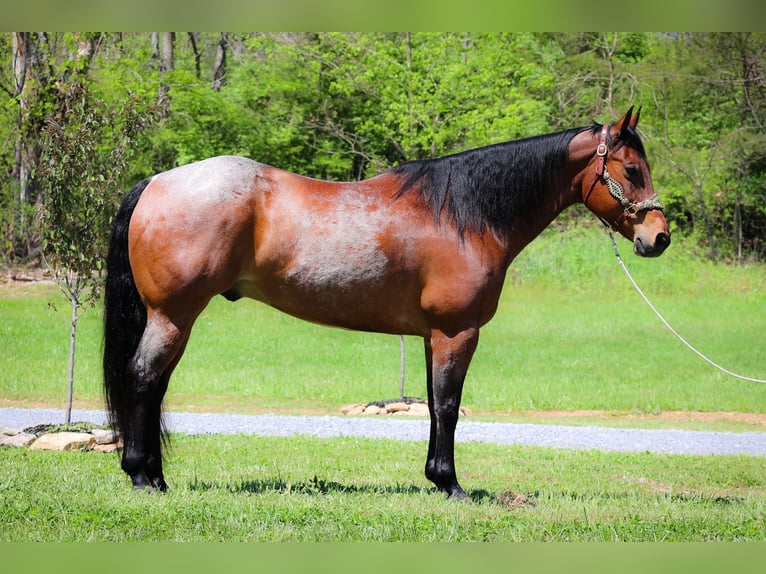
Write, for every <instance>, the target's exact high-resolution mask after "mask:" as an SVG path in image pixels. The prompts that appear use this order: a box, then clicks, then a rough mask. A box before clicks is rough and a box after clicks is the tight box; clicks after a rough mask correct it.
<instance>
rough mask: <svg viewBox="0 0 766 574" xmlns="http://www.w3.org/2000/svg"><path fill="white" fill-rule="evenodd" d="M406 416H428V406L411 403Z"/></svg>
mask: <svg viewBox="0 0 766 574" xmlns="http://www.w3.org/2000/svg"><path fill="white" fill-rule="evenodd" d="M407 414H408V415H413V416H421V417H422V416H426V417H427V416H428V405H426V404H424V403H413V404H411V405H410V410H408V411H407Z"/></svg>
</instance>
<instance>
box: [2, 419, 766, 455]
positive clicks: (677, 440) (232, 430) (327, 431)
mask: <svg viewBox="0 0 766 574" xmlns="http://www.w3.org/2000/svg"><path fill="white" fill-rule="evenodd" d="M72 420H73V421H88V422H93V423H97V424H102V423H104V421H105V420H106V415H105V413H104V412H103V411H92V410H74V411H72ZM166 420H167V424H168V428H169V430H171V431H173V432H181V433H188V434H237V433H241V434H251V435H260V436H290V435H295V434H304V435H311V436H317V437H337V436H363V437H371V438H387V439H397V440H415V441H418V440H419V441H426V440H428V426H429V423H428V421H427V420H425V419H411V418H405V417H392V416H386V415H381V416H358V417H347V416H329V415H327V416H293V415H270V414H267V415H227V414H217V413H216V414H197V413H176V412H173V413H166ZM63 421H64V411H62V410H56V409H19V408H0V427H11V428H23V427H28V426H33V425H36V424H40V423H57V422H63ZM456 440H457V441H458V442H488V443H497V444H528V445H538V446H546V447H552V448H574V449H601V450H606V451H622V452H653V453H672V454H696V455H700V454H701V455H705V454H745V455H753V456H766V432H737V433H735V432H713V431H688V430H648V429H624V428H620V429H617V428H608V427H595V426H564V425H544V424H517V423H487V422H475V421H470V420H465V419H463V420H461V421H460V422H459V423H458V426H457V432H456Z"/></svg>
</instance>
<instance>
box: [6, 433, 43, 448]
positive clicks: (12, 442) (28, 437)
mask: <svg viewBox="0 0 766 574" xmlns="http://www.w3.org/2000/svg"><path fill="white" fill-rule="evenodd" d="M36 439H37V437H36V436H35V435H33V434H30V433H25V432H21V433H17V434H15V435H13V436H5V437H3V439H2V440H0V445H2V446H15V447H17V448H21V447H25V446H29V445H30V444H32V443H33V442H34V441H35V440H36Z"/></svg>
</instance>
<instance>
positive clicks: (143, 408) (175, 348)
mask: <svg viewBox="0 0 766 574" xmlns="http://www.w3.org/2000/svg"><path fill="white" fill-rule="evenodd" d="M190 329H191V324H189V325H188V326H185V327H182V326H179V325H178V322H174V321H171V320H170V318H168V317H167V316H165V315H163V314H160V313H152V314H150V315H149V316H148V318H147V324H146V328H145V329H144V333H143V335H142V337H141V341H140V343H139V345H138V349H137V350H136V353H135V355H134V356H133V359H132V361H131V363H130V365H129V367H128V371H129V377H130V380H131V381H132V383H133V389H132V401H131V416H130V420H129V421H128V424H127V425H126V426H127V428H123V429H122V433H123V443H124V450H123V455H122V469H123V470H124V471H125V472H126V473H127V474H128V475H129V476H130V478H131V480H132V482H133V486H134V488H136V489H157V490H160V491H165V490H166V489H167V484H166V482H165V478H164V475H163V472H162V440H163V437H162V434H163V430H162V420H161V419H162V400H163V398H164V396H165V391H166V390H167V387H168V383H169V381H170V375H171V373H172V371H173V369H174V367H175V366H176V364H178V361H179V360H180V358H181V355H182V354H183V350H184V348H185V346H186V342H187V340H188V337H189V332H190Z"/></svg>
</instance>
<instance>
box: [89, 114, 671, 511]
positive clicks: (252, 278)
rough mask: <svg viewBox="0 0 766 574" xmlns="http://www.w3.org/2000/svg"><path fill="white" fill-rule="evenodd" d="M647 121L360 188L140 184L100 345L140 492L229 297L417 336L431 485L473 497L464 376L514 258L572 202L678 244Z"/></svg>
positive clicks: (229, 166)
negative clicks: (461, 420)
mask: <svg viewBox="0 0 766 574" xmlns="http://www.w3.org/2000/svg"><path fill="white" fill-rule="evenodd" d="M640 112H641V110H640V108H639V110H638V112H637V113H635V114H634V113H633V107H631V108H630V109H629V110H628V111H627V113H626V114H625V115H623V116H622V117H621V118H619V119H618V120H616V121H615V122H613V123H611V124H604V125H599V124H597V123H594V124H592V125H589V126H586V127H581V128H573V129H568V130H565V131H560V132H557V133H551V134H547V135H540V136H535V137H530V138H525V139H520V140H515V141H509V142H505V143H499V144H494V145H489V146H485V147H481V148H477V149H472V150H468V151H464V152H460V153H455V154H451V155H447V156H444V157H441V158H436V159H426V160H415V161H410V162H406V163H402V164H400V165H398V166H395V167H393V168H391V169H388V170H386V171H383V172H381V173H379V174H378V175H376V176H374V177H372V178H369V179H366V180H363V181H356V182H330V181H323V180H319V179H312V178H309V177H304V176H301V175H297V174H294V173H291V172H288V171H285V170H282V169H278V168H276V167H272V166H269V165H265V164H262V163H258V162H256V161H253V160H251V159H247V158H244V157H238V156H218V157H213V158H210V159H206V160H202V161H199V162H196V163H191V164H188V165H184V166H181V167H176V168H173V169H170V170H168V171H165V172H162V173H159V174H157V175H154V176H152V177H150V178H148V179H145V180H143V181H141V182H140V183H138V184H136V186H135V187H134V188H133V189H132V190H131V191H130V192H129V193H128V194H126V195H125V197H124V198H123V200H122V202H121V204H120V206H119V208H118V210H117V213H116V215H115V218H114V222H113V228H112V234H111V239H110V243H109V251H108V256H107V266H106V282H105V293H104V353H103V375H104V390H105V398H106V404H107V407H108V416H109V421H110V423H111V424H112V426H113V427H114V428H115V429H116V430H117V431H118V432H119V433H121V435H122V438H123V444H124V447H123V451H122V460H121V467H122V470H123V471H124V472H125V473H126V474H127V475H128V476H129V477H130V479H131V480H132V483H133V486H134V488H136V489H152V490H159V491H165V490H166V489H167V483H166V481H165V478H164V475H163V470H162V455H163V450H164V448H165V446H166V445H165V442H166V438H167V432H166V429H165V427H164V425H163V422H162V401H163V397H164V395H165V393H166V391H167V388H168V383H169V381H170V377H171V374H172V373H173V370H174V369H175V368H176V366H177V365H178V362H179V360H180V359H181V356H182V355H183V353H184V348H185V347H186V344H187V341H188V340H189V335H190V333H191V330H192V326H193V324H194V322H195V319H196V318H197V317H198V316H199V314H200V313H201V312H202V310H203V309H204V308H205V307H206V305H207V304H208V303H209V301H210V300H211V299H212V298H213V297H215V296H216V295H222V296H223V297H225V298H226V299H228V300H229V301H236V300H238V299H240V298H242V297H247V298H251V299H255V300H257V301H261V302H263V303H265V304H268V305H271V306H272V307H274V308H276V309H279V310H281V311H283V312H285V313H288V314H290V315H293V316H295V317H298V318H300V319H304V320H307V321H312V322H315V323H319V324H323V325H328V326H334V327H340V328H346V329H354V330H359V331H367V332H379V333H388V334H395V335H411V336H418V337H422V338H423V341H424V347H425V358H426V384H427V393H428V410H429V415H430V436H429V441H428V454H427V457H426V464H425V476H426V477H427V479H428V480H430V481H431V482H433V484H434V485H435V486H436V488H437V489H438V490H439V491H441V492H442V493H444V494H445V495H446V497H447V498H450V497H452V498H455V499H461V498H465V497H466V496H467V495H466V493H465V491H464V490H463V488H462V487H461V486H460V484H459V483H458V480H457V473H456V469H455V460H454V439H455V428H456V425H457V421H458V411H459V407H460V400H461V393H462V389H463V381H464V379H465V376H466V371H467V369H468V366H469V364H470V362H471V358H472V356H473V354H474V351H475V350H476V347H477V343H478V341H479V330H480V328H481V327H482V326H483V325H485V324H486V323H487V322H488V321H489V320H490V319H491V318H492V317H493V315H494V314H495V311H496V310H497V306H498V300H499V297H500V292H501V289H502V287H503V283H504V279H505V275H506V271H507V269H508V267H509V265H510V264H511V262H512V261H513V259H514V258H515V257H516V255H518V254H519V252H521V250H522V249H523V248H524V247H525V246H526V245H527V244H528V243H530V242H531V241H532V240H533V239H534V238H535V237H536V236H537V235H539V234H540V233H541V232H542V231H543V230H544V229H545V228H546V227H547V226H548V224H549V223H551V221H553V219H554V218H555V217H556V216H557V215H558V214H559V213H560V212H562V211H563V210H564V209H566V208H567V207H569V206H571V205H573V204H575V203H578V202H579V203H584V204H585V206H586V207H587V208H588V209H589V210H590V211H591V212H593V213H594V214H595V215H596V216H597V217H599V218H600V219H601V220H602V221H603V222H604V223H605V224H607V225H609V226H611V227H612V228H613V229H614V230H615V231H616V232H618V233H619V234H621V235H622V236H624V237H625V238H626V239H627V240H629V241H631V242H633V247H634V251H635V253H636V254H637V255H639V256H643V257H655V256H658V255H660V254H661V253H662V252H663V251H664V250H665V249H666V248H667V247H668V245H669V244H670V232H669V230H668V225H667V222H666V220H665V216H664V213H663V210H662V204H661V203H660V201H659V200H658V198H657V195H656V194H655V192H654V189H653V185H652V180H651V176H650V168H649V165H648V162H647V158H646V153H645V150H644V146H643V144H642V142H641V139H640V136H639V134H638V132H637V130H636V126H637V124H638V120H639V116H640Z"/></svg>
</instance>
